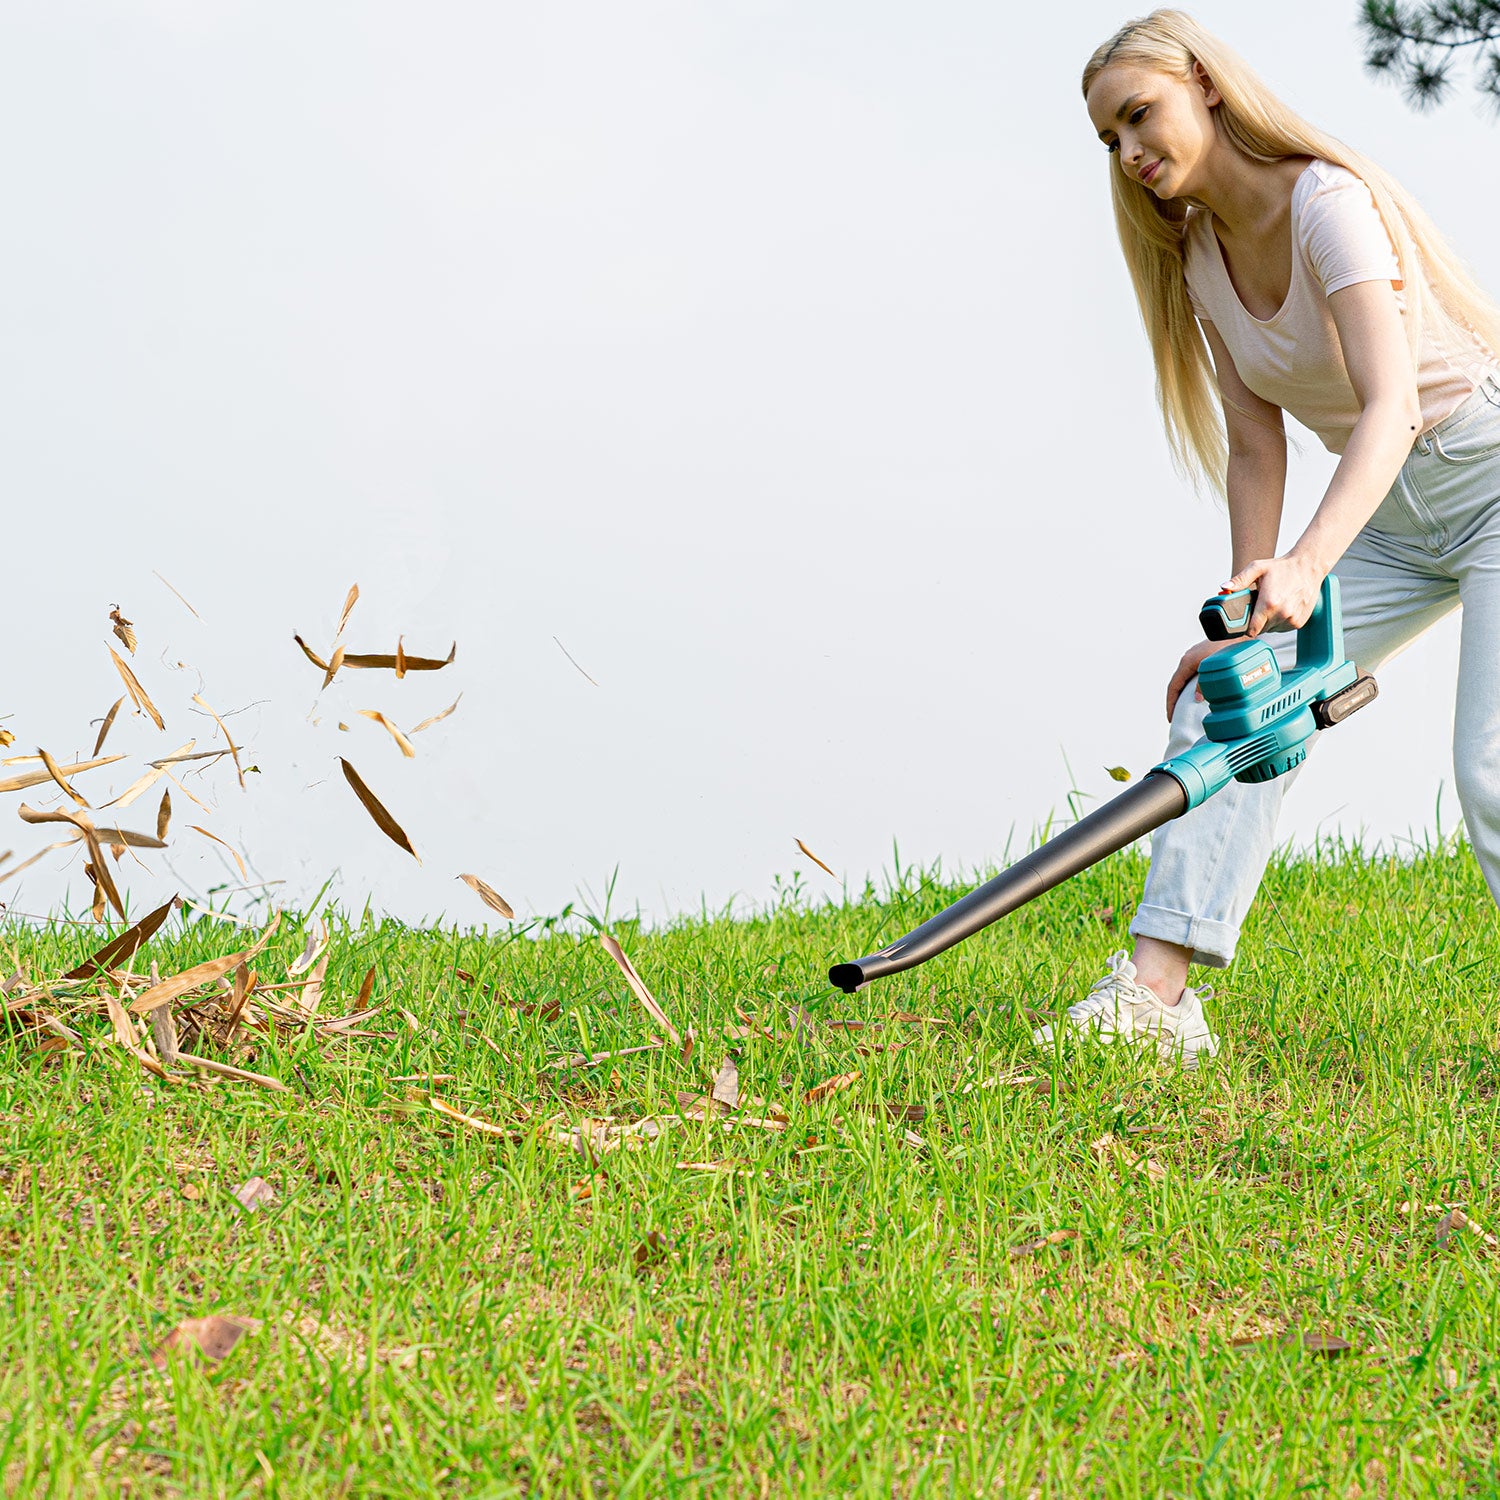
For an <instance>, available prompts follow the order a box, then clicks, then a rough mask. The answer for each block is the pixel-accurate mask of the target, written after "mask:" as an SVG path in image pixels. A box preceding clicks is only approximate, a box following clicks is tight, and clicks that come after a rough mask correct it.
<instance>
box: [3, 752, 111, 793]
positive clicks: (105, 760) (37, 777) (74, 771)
mask: <svg viewBox="0 0 1500 1500" xmlns="http://www.w3.org/2000/svg"><path fill="white" fill-rule="evenodd" d="M21 758H22V759H23V760H39V759H40V758H41V757H40V756H30V755H26V756H22V757H21ZM124 759H125V757H124V756H123V755H101V756H99V757H98V759H96V760H79V761H74V763H73V764H72V765H71V766H59V767H58V770H59V771H61V772H62V774H63V775H64V776H76V775H78V773H79V772H80V771H92V770H93V769H94V768H95V767H96V766H112V765H113V764H114V763H115V762H116V761H117V760H124ZM12 764H15V762H12ZM51 780H52V773H51V772H50V771H49V770H48V769H47V768H46V766H42V767H41V768H40V769H39V770H35V771H21V772H19V773H18V774H17V775H15V776H8V777H6V778H5V779H4V780H3V781H0V792H24V791H25V790H26V789H27V787H33V786H40V785H41V784H42V783H43V782H44V781H51Z"/></svg>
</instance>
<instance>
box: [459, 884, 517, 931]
mask: <svg viewBox="0 0 1500 1500" xmlns="http://www.w3.org/2000/svg"><path fill="white" fill-rule="evenodd" d="M458 878H459V879H460V880H461V881H463V883H464V884H465V885H466V886H468V888H469V889H470V890H471V891H473V892H474V894H475V895H476V896H478V897H479V899H480V900H481V901H483V902H484V904H485V905H486V906H487V907H489V908H490V910H491V911H497V912H499V913H500V915H501V916H502V917H504V918H505V919H506V921H508V922H509V921H514V920H515V915H516V914H515V912H513V911H512V910H511V908H510V902H509V901H507V900H506V899H505V897H504V896H502V895H500V894H499V893H498V892H497V891H494V890H491V889H490V887H489V886H487V885H486V884H485V883H484V881H482V880H481V879H480V878H479V877H478V876H477V875H460V876H459V877H458Z"/></svg>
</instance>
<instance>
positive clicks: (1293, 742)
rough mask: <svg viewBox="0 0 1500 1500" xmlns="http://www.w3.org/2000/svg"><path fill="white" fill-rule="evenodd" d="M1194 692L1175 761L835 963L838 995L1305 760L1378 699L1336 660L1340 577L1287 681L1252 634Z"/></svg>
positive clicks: (1233, 633)
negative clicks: (1198, 695) (1213, 801)
mask: <svg viewBox="0 0 1500 1500" xmlns="http://www.w3.org/2000/svg"><path fill="white" fill-rule="evenodd" d="M1255 597H1256V590H1254V589H1240V590H1239V591H1238V592H1236V593H1232V594H1216V595H1215V596H1214V597H1213V598H1212V599H1208V600H1206V601H1205V602H1204V605H1203V609H1202V611H1201V612H1200V613H1199V615H1198V620H1199V623H1200V624H1201V625H1202V626H1203V633H1204V635H1205V636H1207V637H1208V639H1209V640H1211V641H1227V640H1232V639H1234V638H1235V637H1237V636H1243V635H1245V634H1246V633H1247V631H1248V630H1249V628H1250V617H1251V615H1252V613H1253V612H1254V609H1255ZM1198 687H1199V688H1200V689H1201V691H1202V693H1203V696H1204V698H1205V699H1207V701H1208V704H1209V713H1208V715H1207V717H1206V718H1205V719H1204V721H1203V735H1204V737H1203V738H1202V739H1201V740H1199V741H1198V742H1197V744H1195V745H1192V746H1190V747H1189V748H1188V749H1187V750H1185V751H1183V753H1182V754H1181V755H1176V756H1173V757H1172V759H1171V760H1164V761H1162V762H1161V763H1160V764H1159V765H1155V766H1152V768H1151V769H1150V770H1149V771H1148V772H1147V773H1146V774H1145V775H1144V776H1143V777H1142V778H1141V780H1140V781H1139V782H1138V783H1137V784H1136V785H1135V786H1133V787H1131V788H1130V790H1129V791H1126V792H1122V793H1121V794H1120V795H1119V796H1118V797H1114V798H1112V799H1111V800H1110V801H1108V802H1106V803H1105V804H1104V806H1103V807H1101V808H1098V809H1096V810H1095V811H1094V812H1092V813H1090V814H1089V815H1088V816H1087V817H1086V818H1080V819H1079V820H1078V822H1076V823H1074V824H1073V825H1072V826H1071V827H1070V828H1068V829H1065V830H1064V831H1063V832H1062V833H1060V834H1058V836H1057V837H1056V838H1054V839H1049V840H1048V841H1047V842H1046V843H1045V844H1043V845H1041V846H1040V848H1037V849H1034V850H1033V851H1032V852H1031V853H1030V854H1028V855H1026V856H1025V858H1023V859H1019V860H1017V861H1016V863H1015V864H1013V865H1012V866H1011V867H1010V868H1009V869H1008V870H1005V871H1004V872H1003V873H1001V874H999V875H997V876H995V878H994V879H993V880H987V881H986V882H985V883H984V884H983V885H982V886H980V887H979V888H978V889H977V890H973V891H970V892H969V894H968V895H967V896H964V897H962V898H961V899H960V900H958V901H955V902H954V903H953V905H952V906H950V907H948V908H947V909H946V910H944V911H940V912H939V913H938V914H937V915H936V916H935V917H931V918H929V919H928V920H927V921H926V922H923V923H922V925H921V926H920V927H917V928H915V929H914V930H913V931H911V932H908V933H907V934H906V936H905V937H902V938H897V939H896V941H895V942H894V943H891V944H890V945H889V946H888V947H885V948H882V949H881V950H880V951H879V952H878V953H872V954H870V956H869V957H868V958H860V959H856V960H855V961H854V962H853V963H847V964H835V965H834V966H833V967H832V968H831V969H830V970H829V971H828V978H829V979H830V981H831V982H832V983H833V984H834V985H835V986H836V987H837V988H838V989H841V990H843V991H844V992H845V993H846V994H851V995H852V994H853V993H854V991H855V990H857V989H858V988H859V987H860V986H861V985H863V984H868V983H869V982H870V980H872V979H878V978H880V976H881V975H883V974H899V973H901V972H902V971H903V970H904V969H914V968H915V967H916V966H917V965H918V964H923V963H926V962H927V960H928V959H929V958H934V957H936V955H937V954H939V953H942V952H945V951H946V950H947V949H949V948H951V947H953V945H954V944H955V943H961V942H962V941H963V940H964V939H965V938H966V937H972V936H973V935H974V933H976V932H978V931H979V930H980V928H982V927H988V926H989V925H990V923H991V922H994V921H996V920H997V919H999V918H1000V917H1003V916H1005V915H1006V914H1007V913H1008V912H1012V911H1014V910H1015V909H1016V908H1017V907H1018V906H1024V905H1025V904H1026V902H1028V901H1031V900H1034V899H1035V898H1036V897H1037V896H1040V895H1041V894H1042V893H1043V892H1044V891H1050V890H1051V889H1052V887H1053V886H1055V885H1060V884H1061V883H1062V882H1063V881H1064V880H1067V879H1069V878H1070V877H1072V876H1074V875H1076V874H1077V873H1078V872H1079V871H1080V870H1086V869H1088V867H1089V866H1090V865H1095V864H1098V862H1099V861H1100V860H1101V859H1103V858H1105V856H1106V855H1110V854H1113V853H1114V852H1115V851H1116V850H1117V849H1123V848H1124V847H1125V846H1126V845H1127V844H1131V843H1134V841H1135V840H1136V839H1138V838H1140V837H1141V836H1142V835H1143V834H1147V833H1150V832H1151V830H1152V829H1154V828H1160V827H1161V825H1162V824H1163V823H1169V822H1171V820H1172V819H1173V818H1180V817H1181V816H1182V815H1183V813H1185V812H1189V811H1190V810H1191V809H1193V808H1195V807H1197V806H1198V804H1199V803H1200V802H1204V801H1206V800H1207V799H1208V798H1209V797H1212V796H1213V794H1214V793H1215V792H1218V791H1222V790H1223V789H1224V788H1225V787H1226V786H1228V785H1229V783H1230V781H1244V782H1259V781H1271V780H1273V779H1274V778H1275V777H1277V776H1283V775H1285V774H1286V772H1288V771H1290V770H1292V769H1293V768H1294V767H1296V766H1299V765H1301V763H1302V762H1303V761H1304V760H1305V759H1306V758H1307V747H1308V742H1309V741H1310V740H1311V739H1312V736H1313V734H1314V733H1315V732H1316V731H1317V730H1319V729H1327V728H1329V727H1330V726H1331V725H1334V724H1339V723H1342V722H1343V721H1344V720H1345V719H1347V718H1348V717H1349V715H1350V714H1352V713H1354V712H1356V711H1357V710H1358V709H1361V708H1363V707H1364V706H1365V704H1367V703H1369V702H1370V701H1371V700H1372V699H1373V698H1374V697H1375V694H1376V691H1377V689H1376V686H1375V679H1374V678H1373V677H1371V676H1369V675H1368V674H1367V673H1366V674H1364V675H1361V674H1360V673H1359V671H1358V670H1357V669H1356V667H1355V665H1354V663H1353V662H1352V661H1348V660H1346V659H1345V657H1344V625H1343V619H1342V616H1341V615H1340V612H1339V581H1338V579H1337V578H1336V577H1334V575H1333V574H1331V573H1330V574H1329V575H1328V577H1326V578H1325V579H1324V580H1323V587H1322V590H1321V592H1320V593H1319V596H1318V602H1317V604H1316V605H1315V606H1314V607H1313V612H1312V614H1311V615H1309V616H1308V618H1307V623H1306V624H1304V625H1303V626H1302V628H1301V629H1300V630H1298V632H1297V661H1296V665H1295V666H1294V667H1293V668H1292V670H1291V671H1290V672H1288V673H1287V674H1286V675H1285V676H1283V675H1282V672H1281V667H1280V665H1279V664H1278V662H1277V660H1276V656H1275V654H1274V653H1273V652H1272V650H1271V648H1270V646H1269V645H1267V644H1266V642H1265V641H1264V640H1263V639H1261V638H1258V637H1257V638H1255V639H1253V640H1244V641H1241V642H1240V643H1239V644H1238V645H1236V646H1227V647H1225V649H1224V650H1222V651H1216V652H1215V653H1214V654H1213V655H1212V656H1209V657H1206V658H1205V659H1204V661H1203V663H1202V665H1201V666H1200V667H1199V668H1198Z"/></svg>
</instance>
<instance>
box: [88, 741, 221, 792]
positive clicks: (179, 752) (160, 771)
mask: <svg viewBox="0 0 1500 1500" xmlns="http://www.w3.org/2000/svg"><path fill="white" fill-rule="evenodd" d="M197 743H198V741H197V740H188V741H187V742H186V743H185V744H182V745H179V746H178V747H177V748H176V749H175V750H174V751H173V752H172V754H171V755H169V756H167V757H166V758H165V759H164V760H163V761H162V763H161V764H160V765H154V766H153V767H152V769H151V770H149V771H147V772H146V774H145V775H144V776H139V777H137V778H136V779H135V780H134V781H132V782H131V783H130V785H129V786H128V787H126V788H125V790H124V791H123V792H121V793H120V795H119V796H118V797H113V798H111V799H110V800H109V801H108V802H106V803H105V804H104V805H105V807H129V806H130V804H131V803H132V802H134V801H135V799H136V798H137V797H139V796H140V795H141V793H142V792H146V791H150V789H151V788H152V787H153V786H155V785H156V783H157V782H158V781H160V780H161V779H162V777H163V776H166V775H167V774H168V772H167V769H166V767H167V766H168V765H170V764H171V763H172V762H173V761H174V760H176V759H177V758H178V757H181V756H184V755H186V753H187V752H188V751H189V750H191V749H192V748H193V746H194V745H196V744H197ZM110 758H111V759H112V760H119V759H121V758H122V757H120V756H111V757H110Z"/></svg>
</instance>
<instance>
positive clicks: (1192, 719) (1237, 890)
mask: <svg viewBox="0 0 1500 1500" xmlns="http://www.w3.org/2000/svg"><path fill="white" fill-rule="evenodd" d="M1333 571H1334V572H1335V573H1336V574H1337V575H1338V580H1339V590H1340V594H1341V597H1342V602H1343V614H1344V650H1345V653H1346V655H1347V656H1348V657H1349V659H1350V660H1351V661H1353V662H1354V663H1355V664H1356V665H1357V666H1358V667H1359V669H1360V670H1361V671H1362V672H1378V671H1379V669H1380V664H1381V663H1382V662H1384V661H1386V660H1387V659H1388V658H1390V657H1391V656H1394V655H1395V654H1396V652H1398V651H1400V650H1401V649H1402V647H1404V646H1407V645H1409V644H1410V643H1411V642H1412V641H1413V640H1415V639H1416V638H1417V636H1419V635H1421V634H1422V632H1423V631H1424V630H1427V629H1429V628H1430V627H1431V626H1432V625H1434V624H1436V623H1437V621H1439V620H1440V619H1442V618H1443V616H1444V615H1446V614H1448V613H1449V612H1450V611H1452V610H1454V609H1456V608H1457V607H1458V606H1459V605H1460V604H1462V605H1463V634H1462V638H1461V643H1460V648H1459V651H1460V654H1459V664H1458V705H1457V709H1456V711H1455V713H1454V719H1453V773H1454V779H1455V781H1456V782H1457V787H1458V799H1459V803H1460V804H1461V806H1462V807H1463V813H1464V823H1465V826H1466V828H1467V830H1468V837H1469V842H1470V844H1471V845H1472V846H1473V849H1474V853H1475V855H1476V856H1477V857H1478V859H1479V866H1480V869H1481V870H1483V871H1484V878H1485V880H1486V881H1487V882H1488V883H1489V888H1490V893H1491V894H1492V895H1493V896H1494V897H1495V900H1496V901H1497V902H1500V381H1496V380H1495V379H1494V378H1493V377H1491V378H1490V379H1489V380H1486V381H1485V382H1484V384H1482V385H1481V386H1480V387H1479V388H1478V389H1477V390H1476V391H1474V393H1473V394H1472V395H1471V396H1470V397H1469V398H1468V399H1467V400H1466V401H1465V402H1464V403H1463V405H1461V406H1460V407H1459V408H1458V409H1457V410H1456V411H1455V412H1453V413H1452V414H1451V415H1450V416H1447V417H1445V418H1444V419H1443V420H1442V421H1441V422H1438V423H1436V424H1435V425H1434V426H1432V427H1430V428H1429V429H1428V430H1427V431H1426V432H1424V433H1422V434H1420V435H1419V436H1418V438H1417V441H1416V443H1415V445H1414V446H1413V448H1412V451H1411V453H1410V455H1409V456H1408V457H1407V460H1406V462H1405V463H1404V464H1403V465H1402V467H1401V472H1400V473H1399V474H1398V475H1397V476H1396V482H1395V484H1393V485H1392V486H1391V489H1390V493H1389V494H1387V495H1386V497H1385V498H1384V499H1383V500H1382V501H1381V502H1380V508H1379V509H1378V510H1377V511H1376V512H1375V514H1374V515H1373V516H1371V518H1370V520H1369V521H1368V522H1367V523H1366V524H1365V526H1364V528H1363V529H1362V530H1361V531H1360V533H1359V534H1358V536H1356V537H1355V538H1354V540H1353V541H1352V542H1351V543H1350V544H1349V550H1348V551H1347V552H1345V553H1344V555H1343V557H1342V558H1340V559H1339V562H1338V565H1337V566H1336V567H1335V568H1334V570H1333ZM1296 639H1297V638H1296V635H1295V633H1294V632H1291V631H1286V632H1284V633H1280V634H1276V635H1272V636H1268V637H1267V641H1268V644H1270V645H1271V647H1272V649H1273V650H1274V651H1275V652H1276V656H1277V659H1278V661H1279V662H1280V663H1281V667H1282V670H1283V671H1286V670H1287V669H1288V668H1290V667H1291V665H1292V663H1293V661H1294V660H1295V657H1296ZM1196 686H1197V681H1196V679H1194V680H1193V681H1191V682H1189V683H1188V685H1187V687H1186V688H1184V689H1183V691H1182V693H1181V695H1180V696H1179V697H1178V699H1177V707H1176V709H1175V711H1174V713H1173V715H1172V732H1171V737H1170V738H1169V739H1168V741H1167V750H1166V756H1164V757H1163V759H1166V758H1167V757H1170V756H1173V755H1179V754H1181V753H1182V751H1184V750H1186V749H1187V747H1188V746H1189V745H1191V744H1192V743H1193V742H1194V741H1195V740H1197V739H1199V738H1200V737H1201V736H1202V733H1203V719H1204V715H1205V714H1206V713H1207V712H1208V705H1207V704H1206V703H1200V702H1198V701H1197V696H1196V692H1195V689H1196ZM1386 711H1387V712H1389V711H1390V710H1389V708H1388V707H1387V709H1386ZM1373 712H1375V713H1380V712H1381V708H1380V706H1379V704H1378V702H1377V704H1376V706H1375V707H1374V708H1373ZM1296 775H1297V772H1295V771H1293V772H1290V773H1289V774H1287V775H1285V776H1278V777H1277V778H1276V779H1275V780H1274V781H1267V782H1262V783H1261V784H1259V785H1258V786H1244V785H1242V784H1241V783H1239V782H1237V781H1231V782H1230V783H1229V785H1228V786H1227V787H1225V788H1224V790H1223V791H1221V792H1219V793H1218V794H1217V795H1215V796H1213V797H1210V798H1209V799H1208V801H1206V802H1204V803H1202V804H1200V805H1199V806H1198V807H1195V808H1194V809H1193V810H1192V812H1190V813H1187V814H1186V815H1184V816H1183V817H1181V818H1178V819H1176V820H1174V821H1173V822H1171V823H1167V824H1165V825H1164V826H1163V827H1161V828H1159V829H1157V830H1156V833H1155V834H1154V835H1153V836H1152V840H1151V868H1150V871H1149V873H1148V874H1147V876H1146V889H1145V891H1144V893H1143V895H1142V897H1141V904H1140V906H1139V907H1138V908H1137V910H1136V914H1135V919H1134V920H1133V921H1132V922H1131V924H1130V931H1131V933H1132V934H1134V935H1135V936H1137V937H1153V938H1160V939H1162V940H1164V941H1166V942H1169V943H1178V944H1181V945H1182V946H1184V947H1189V948H1191V949H1192V950H1193V956H1192V962H1193V963H1198V964H1209V965H1211V966H1212V967H1214V968H1223V967H1224V966H1225V965H1227V964H1228V963H1229V962H1230V960H1231V959H1233V957H1234V949H1235V944H1236V943H1237V942H1238V940H1239V935H1240V924H1241V923H1242V922H1243V921H1244V919H1245V913H1246V912H1247V911H1249V909H1250V903H1251V901H1252V900H1254V898H1255V892H1256V889H1257V888H1258V887H1259V885H1260V882H1261V877H1262V876H1263V875H1264V873H1265V868H1266V862H1267V860H1269V858H1270V856H1271V850H1272V847H1273V845H1274V843H1275V838H1276V819H1277V815H1278V814H1279V813H1280V811H1281V799H1282V798H1283V797H1284V796H1285V795H1286V792H1287V788H1288V787H1289V786H1290V784H1291V782H1292V781H1293V779H1294V778H1295V777H1296Z"/></svg>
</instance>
